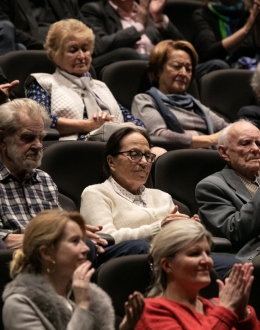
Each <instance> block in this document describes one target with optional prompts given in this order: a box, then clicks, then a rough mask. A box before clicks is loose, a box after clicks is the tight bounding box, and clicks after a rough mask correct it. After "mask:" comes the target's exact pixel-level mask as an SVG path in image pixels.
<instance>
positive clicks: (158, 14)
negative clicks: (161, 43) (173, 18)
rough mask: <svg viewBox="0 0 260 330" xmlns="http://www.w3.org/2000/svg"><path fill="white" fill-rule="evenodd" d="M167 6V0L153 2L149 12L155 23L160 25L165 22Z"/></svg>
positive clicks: (153, 0) (152, 0) (154, 0)
mask: <svg viewBox="0 0 260 330" xmlns="http://www.w3.org/2000/svg"><path fill="white" fill-rule="evenodd" d="M165 4H166V0H151V2H150V6H149V11H150V14H151V15H152V17H153V20H154V22H155V23H159V22H161V21H162V20H163V10H164V7H165Z"/></svg>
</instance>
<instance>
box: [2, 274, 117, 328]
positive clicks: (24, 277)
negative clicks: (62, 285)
mask: <svg viewBox="0 0 260 330" xmlns="http://www.w3.org/2000/svg"><path fill="white" fill-rule="evenodd" d="M90 289H91V300H92V302H91V305H90V309H89V310H84V309H82V308H78V307H75V305H74V303H73V302H68V301H66V299H64V298H63V297H61V296H59V295H58V294H57V293H56V292H55V290H54V289H53V287H52V285H51V284H50V283H48V282H47V281H46V280H45V279H44V278H43V277H42V276H41V275H35V274H29V273H20V274H18V275H17V276H16V277H15V279H14V280H13V281H12V282H10V283H9V284H7V286H6V288H5V290H4V293H3V300H4V308H3V323H4V326H5V329H6V330H16V329H17V330H18V329H34V330H65V329H66V330H75V329H77V330H112V329H114V311H113V307H112V303H111V300H110V298H109V297H108V296H107V294H106V293H105V292H104V291H103V290H102V289H100V288H99V287H98V286H96V285H95V284H93V283H90ZM68 305H71V306H72V309H70V308H69V307H68Z"/></svg>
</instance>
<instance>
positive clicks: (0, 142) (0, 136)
mask: <svg viewBox="0 0 260 330" xmlns="http://www.w3.org/2000/svg"><path fill="white" fill-rule="evenodd" d="M3 146H5V132H4V130H2V129H0V147H3Z"/></svg>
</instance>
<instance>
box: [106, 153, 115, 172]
mask: <svg viewBox="0 0 260 330" xmlns="http://www.w3.org/2000/svg"><path fill="white" fill-rule="evenodd" d="M107 163H108V166H109V168H110V171H111V172H115V170H116V166H115V162H114V157H113V156H111V155H108V156H107Z"/></svg>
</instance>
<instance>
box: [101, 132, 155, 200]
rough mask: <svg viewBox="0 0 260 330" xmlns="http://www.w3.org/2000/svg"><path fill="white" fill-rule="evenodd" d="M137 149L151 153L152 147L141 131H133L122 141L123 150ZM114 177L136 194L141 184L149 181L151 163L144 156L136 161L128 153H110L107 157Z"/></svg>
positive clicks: (121, 149)
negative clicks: (113, 154)
mask: <svg viewBox="0 0 260 330" xmlns="http://www.w3.org/2000/svg"><path fill="white" fill-rule="evenodd" d="M129 150H136V151H141V152H142V153H150V148H149V144H148V141H147V140H146V138H145V137H144V136H143V135H142V134H140V133H137V132H135V133H131V134H129V135H127V136H125V137H124V138H123V139H122V141H121V147H120V150H119V151H120V152H121V151H129ZM107 161H108V164H109V167H110V171H111V174H112V176H113V178H114V179H115V180H116V181H117V183H119V184H120V185H121V186H122V187H123V188H125V189H126V190H128V191H130V192H131V193H133V194H135V193H137V191H138V190H139V188H140V186H141V185H142V184H144V183H145V182H146V181H147V178H148V176H149V173H150V170H151V166H152V164H151V163H148V162H147V161H146V159H145V157H143V158H142V159H141V160H140V161H138V162H136V161H133V160H131V158H130V157H129V156H127V155H126V154H119V155H116V156H114V157H113V156H111V155H109V156H108V158H107Z"/></svg>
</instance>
